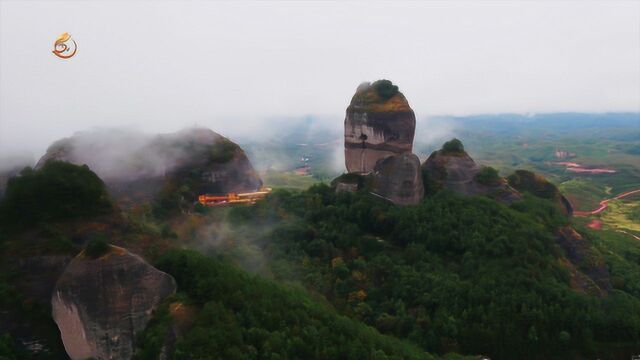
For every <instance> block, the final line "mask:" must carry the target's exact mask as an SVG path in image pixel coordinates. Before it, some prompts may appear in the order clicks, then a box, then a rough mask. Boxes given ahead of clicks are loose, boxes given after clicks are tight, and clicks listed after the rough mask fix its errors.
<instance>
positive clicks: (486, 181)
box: [476, 166, 500, 185]
mask: <svg viewBox="0 0 640 360" xmlns="http://www.w3.org/2000/svg"><path fill="white" fill-rule="evenodd" d="M499 180H500V176H499V175H498V170H496V169H494V168H492V167H491V166H483V167H482V169H480V171H479V172H478V174H476V181H477V182H479V183H480V184H482V185H495V184H497V183H498V181H499Z"/></svg>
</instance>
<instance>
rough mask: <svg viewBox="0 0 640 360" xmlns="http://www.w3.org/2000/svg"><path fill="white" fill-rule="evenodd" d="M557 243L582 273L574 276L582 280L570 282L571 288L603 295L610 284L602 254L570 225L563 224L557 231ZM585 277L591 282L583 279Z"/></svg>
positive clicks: (607, 290)
mask: <svg viewBox="0 0 640 360" xmlns="http://www.w3.org/2000/svg"><path fill="white" fill-rule="evenodd" d="M558 243H559V244H560V246H561V247H562V249H563V250H564V253H565V256H566V258H567V259H568V261H570V262H571V264H573V267H574V268H575V269H576V271H578V272H580V273H581V274H583V275H584V276H582V275H579V276H577V277H576V278H578V279H580V278H582V279H583V280H581V281H574V282H572V284H573V288H574V289H576V290H578V291H581V292H585V293H588V294H591V295H596V296H605V295H606V294H607V293H608V292H609V290H611V288H612V286H611V279H610V275H609V271H608V270H607V265H606V263H605V261H604V258H603V257H602V255H600V254H599V253H598V252H597V251H596V250H595V249H593V247H591V246H590V245H589V242H588V241H587V239H585V238H584V236H582V235H581V234H580V233H579V232H577V231H576V230H575V229H573V228H572V227H570V226H565V227H563V228H561V229H560V230H559V231H558ZM570 274H571V272H570ZM585 277H586V278H588V279H589V280H591V282H590V281H585V279H584V278H585ZM572 280H573V277H572Z"/></svg>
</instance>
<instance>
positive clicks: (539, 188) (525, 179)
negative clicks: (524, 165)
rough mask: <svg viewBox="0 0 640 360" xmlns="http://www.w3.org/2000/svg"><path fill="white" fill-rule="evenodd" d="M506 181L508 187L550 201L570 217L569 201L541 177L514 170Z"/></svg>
mask: <svg viewBox="0 0 640 360" xmlns="http://www.w3.org/2000/svg"><path fill="white" fill-rule="evenodd" d="M507 180H508V181H509V185H511V186H512V187H513V188H515V189H516V190H518V191H520V192H529V193H531V194H532V195H535V196H537V197H540V198H543V199H547V200H551V201H552V202H553V203H555V204H556V206H558V208H560V209H562V211H563V212H564V214H565V215H568V216H571V215H572V214H573V207H572V206H571V203H570V202H569V200H567V198H566V197H564V195H562V193H561V192H560V190H558V188H557V187H556V186H555V185H553V184H552V183H550V182H549V181H547V179H545V178H544V177H543V176H542V175H539V174H536V173H533V172H531V171H527V170H516V171H515V172H514V173H513V174H511V175H509V176H508V177H507Z"/></svg>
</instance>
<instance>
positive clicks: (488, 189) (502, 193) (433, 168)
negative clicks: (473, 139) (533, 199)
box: [422, 139, 522, 204]
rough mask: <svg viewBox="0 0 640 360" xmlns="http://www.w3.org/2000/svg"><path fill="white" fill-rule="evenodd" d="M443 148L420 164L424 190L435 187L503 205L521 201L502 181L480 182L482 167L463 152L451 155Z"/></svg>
mask: <svg viewBox="0 0 640 360" xmlns="http://www.w3.org/2000/svg"><path fill="white" fill-rule="evenodd" d="M454 140H455V139H454ZM456 141H457V140H456ZM447 144H448V143H445V146H444V147H443V149H441V150H438V151H434V152H433V153H432V154H431V155H430V156H429V158H428V159H427V160H426V161H425V162H424V163H423V164H422V171H423V175H424V176H425V177H426V180H427V181H426V183H427V184H428V186H432V187H436V190H437V189H448V190H452V191H454V192H456V193H458V194H462V195H488V196H490V197H492V198H494V199H496V200H498V201H501V202H503V203H507V204H510V203H512V202H514V201H517V200H519V199H521V198H522V196H521V194H520V193H519V192H518V191H516V190H515V189H513V188H512V187H510V186H509V185H508V184H507V181H506V180H505V179H503V178H499V177H496V178H495V179H491V180H488V181H483V179H482V178H481V177H480V176H479V175H480V174H481V170H482V167H480V166H478V164H476V162H475V161H474V160H473V159H472V158H471V156H469V154H467V153H466V151H464V149H463V148H461V149H458V150H453V151H452V150H448V149H446V146H447ZM460 146H462V145H461V144H460Z"/></svg>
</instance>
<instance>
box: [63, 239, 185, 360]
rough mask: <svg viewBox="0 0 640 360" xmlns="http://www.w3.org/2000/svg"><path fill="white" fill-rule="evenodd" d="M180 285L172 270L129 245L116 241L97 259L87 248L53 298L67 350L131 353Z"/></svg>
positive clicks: (110, 355) (76, 354)
mask: <svg viewBox="0 0 640 360" xmlns="http://www.w3.org/2000/svg"><path fill="white" fill-rule="evenodd" d="M175 290H176V283H175V280H174V279H173V278H172V277H171V276H170V275H168V274H165V273H163V272H161V271H159V270H157V269H156V268H154V267H153V266H151V265H149V264H148V263H147V262H146V261H144V260H143V259H142V258H140V257H139V256H137V255H135V254H132V253H130V252H128V251H127V250H125V249H123V248H119V247H115V246H112V247H111V249H110V251H109V252H108V253H107V254H105V255H103V256H101V257H99V258H96V259H90V258H87V257H85V256H84V252H83V253H81V254H80V255H78V256H77V257H75V258H74V259H73V260H72V261H71V263H69V265H68V266H67V268H66V269H65V271H64V273H63V274H62V276H61V277H60V279H58V282H57V284H56V287H55V290H54V292H53V295H52V298H51V303H52V313H53V318H54V320H55V322H56V324H57V325H58V328H59V329H60V333H61V335H62V341H63V343H64V347H65V350H66V351H67V354H68V355H69V357H70V358H71V359H73V360H76V359H86V358H90V357H94V358H97V359H103V360H104V359H129V358H131V356H132V355H133V351H134V342H135V336H136V334H137V333H138V332H140V331H142V330H144V328H145V326H146V324H147V322H148V321H149V320H150V318H151V315H152V313H153V312H154V310H155V309H156V307H157V306H158V305H159V304H160V302H161V301H162V300H163V299H164V298H166V297H167V296H169V295H171V294H173V293H174V292H175Z"/></svg>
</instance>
